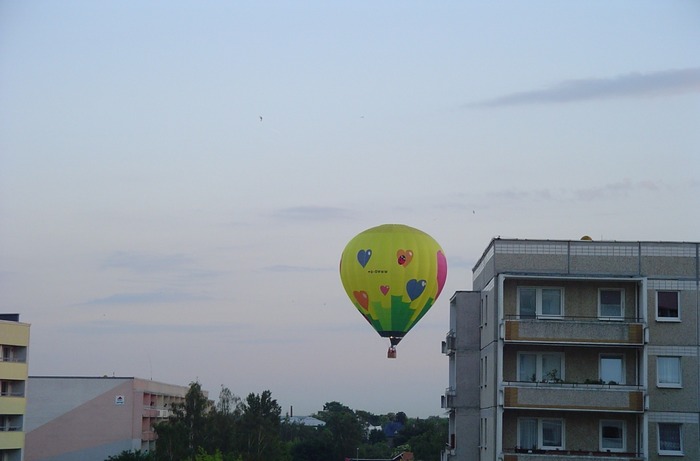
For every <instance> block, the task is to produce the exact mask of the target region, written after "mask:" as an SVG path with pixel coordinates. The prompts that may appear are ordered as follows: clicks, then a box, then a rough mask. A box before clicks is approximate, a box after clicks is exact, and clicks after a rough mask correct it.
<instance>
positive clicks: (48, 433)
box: [0, 376, 189, 461]
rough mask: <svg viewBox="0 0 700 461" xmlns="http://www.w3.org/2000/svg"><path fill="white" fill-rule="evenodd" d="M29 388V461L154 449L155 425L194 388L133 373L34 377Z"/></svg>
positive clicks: (71, 459)
mask: <svg viewBox="0 0 700 461" xmlns="http://www.w3.org/2000/svg"><path fill="white" fill-rule="evenodd" d="M27 387H28V392H27V411H26V424H25V431H26V449H25V461H75V460H83V459H84V460H104V459H107V458H108V457H109V456H112V455H117V454H119V453H121V452H122V451H124V450H142V451H150V450H153V449H154V448H155V443H156V442H155V440H156V434H155V432H154V431H153V426H154V425H155V424H156V423H158V422H160V421H163V420H164V419H165V418H167V417H168V416H169V415H170V409H171V408H172V406H173V404H175V403H183V402H184V400H185V395H186V394H187V391H188V389H189V387H187V386H175V385H171V384H164V383H159V382H155V381H150V380H146V379H139V378H133V377H58V376H30V377H29V380H28V386H27ZM0 461H5V460H3V459H0Z"/></svg>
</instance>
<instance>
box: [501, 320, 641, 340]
mask: <svg viewBox="0 0 700 461" xmlns="http://www.w3.org/2000/svg"><path fill="white" fill-rule="evenodd" d="M644 326H645V324H644V322H643V321H642V320H641V319H639V318H622V317H620V318H614V319H613V318H598V317H576V316H570V317H546V318H521V317H519V316H506V319H505V322H503V323H502V324H501V338H503V339H504V340H505V341H506V342H539V343H543V342H545V343H546V342H555V343H565V344H600V345H627V346H643V345H644V342H645V341H644V339H645V338H644Z"/></svg>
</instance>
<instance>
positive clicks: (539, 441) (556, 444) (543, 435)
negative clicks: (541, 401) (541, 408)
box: [518, 418, 564, 450]
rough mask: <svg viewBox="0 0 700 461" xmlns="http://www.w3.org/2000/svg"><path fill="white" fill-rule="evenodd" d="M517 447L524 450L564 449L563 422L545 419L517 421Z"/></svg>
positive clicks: (522, 419)
mask: <svg viewBox="0 0 700 461" xmlns="http://www.w3.org/2000/svg"><path fill="white" fill-rule="evenodd" d="M518 446H519V447H520V448H524V449H526V450H533V449H542V450H561V449H563V448H564V420H562V419H546V418H520V419H518Z"/></svg>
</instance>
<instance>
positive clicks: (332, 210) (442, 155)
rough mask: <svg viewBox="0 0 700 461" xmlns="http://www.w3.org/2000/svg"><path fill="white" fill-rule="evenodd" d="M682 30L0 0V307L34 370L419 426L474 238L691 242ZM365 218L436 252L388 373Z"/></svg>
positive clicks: (582, 15) (409, 4) (492, 8)
mask: <svg viewBox="0 0 700 461" xmlns="http://www.w3.org/2000/svg"><path fill="white" fill-rule="evenodd" d="M698 24H700V3H698V2H695V1H690V0H687V1H672V0H671V1H663V2H659V1H632V0H629V1H614V2H610V1H586V2H583V1H582V2H553V1H528V2H521V1H500V2H499V1H496V2H467V1H464V2H416V1H401V2H398V1H397V2H374V1H372V2H364V1H355V2H344V3H343V2H320V1H319V2H291V1H290V2H194V1H192V2H180V1H167V2H165V1H162V2H136V1H103V2H93V1H85V2H77V1H63V2H53V1H31V2H19V1H8V0H0V306H2V307H1V308H0V311H3V312H19V313H20V314H21V319H22V320H23V321H26V322H29V323H31V324H32V338H31V351H30V354H31V355H30V360H31V363H30V373H31V374H34V375H47V374H56V375H103V374H108V375H111V374H112V373H115V374H117V375H135V376H140V377H146V378H148V377H151V376H152V377H153V379H155V380H159V381H164V382H169V383H180V384H187V383H189V382H190V381H192V380H194V379H199V380H200V382H201V383H202V384H203V386H204V387H205V389H207V390H209V391H210V392H211V394H212V395H213V396H216V395H218V390H219V386H220V385H221V384H225V385H227V386H228V387H229V388H231V390H232V391H233V392H234V393H235V394H237V395H240V396H245V395H246V394H247V393H249V392H261V391H263V390H265V389H270V390H271V391H272V393H273V397H275V398H276V399H278V401H279V403H280V404H281V405H282V406H283V407H284V409H285V411H287V410H288V408H289V406H290V405H294V408H295V414H305V413H306V414H307V413H312V412H315V411H318V410H320V409H321V408H322V406H323V404H324V403H325V402H327V401H331V400H337V401H340V402H342V403H344V404H346V405H348V406H350V407H352V408H355V409H364V410H367V411H372V412H375V413H385V412H390V411H404V412H406V413H407V414H408V415H409V416H421V417H424V416H429V415H437V414H441V409H440V394H441V393H443V392H444V388H445V387H446V386H447V359H446V358H445V357H444V356H442V355H441V354H440V341H441V340H442V339H443V338H444V336H445V334H446V332H447V330H448V304H449V298H450V296H451V295H452V294H453V293H454V291H456V290H462V289H470V288H471V268H472V266H473V264H474V263H475V261H476V260H477V259H478V258H479V257H480V255H481V253H482V251H483V250H484V248H485V247H486V246H487V245H488V243H489V241H490V239H491V238H492V237H495V236H497V235H501V236H506V237H516V238H546V239H578V238H580V237H581V236H582V235H584V234H588V235H590V236H592V237H593V238H594V239H601V238H602V239H611V240H685V241H687V240H692V241H698V240H700V213H698V209H699V208H700V200H699V199H698V197H699V196H700V129H698V126H700V123H699V122H700V53H698V50H699V49H700V28H699V27H698ZM260 117H262V121H261V120H260ZM383 223H403V224H408V225H410V226H413V227H417V228H420V229H422V230H424V231H426V232H428V233H430V234H431V235H432V236H433V237H434V238H435V239H436V240H437V241H438V242H439V243H440V244H441V245H442V247H443V249H444V250H445V253H446V254H447V258H448V265H449V272H448V279H447V284H446V287H445V289H444V291H443V294H442V296H441V298H440V299H439V300H438V302H437V303H436V304H435V306H434V307H433V308H432V310H431V311H430V312H429V313H428V314H427V315H426V316H425V317H424V319H423V320H422V321H421V322H420V323H419V324H418V326H416V328H414V330H412V331H411V333H410V334H409V335H408V336H407V337H406V338H405V339H404V341H402V343H401V345H400V346H399V354H398V355H399V356H398V359H397V360H391V361H390V360H387V359H386V358H385V354H386V347H387V344H386V341H385V340H383V339H381V338H379V336H378V335H377V334H376V333H375V332H374V331H373V330H372V329H371V328H370V327H369V326H368V325H367V324H366V322H365V321H364V320H363V319H362V317H361V316H360V315H359V314H358V313H357V312H356V311H355V310H354V307H353V306H352V304H351V303H350V301H349V300H348V299H347V298H346V296H345V293H344V291H343V289H342V286H341V284H340V280H339V276H338V260H339V258H340V254H341V252H342V250H343V248H344V246H345V244H346V243H347V241H348V240H350V239H351V238H352V237H353V236H354V235H356V234H357V233H359V232H361V231H363V230H365V229H366V228H369V227H372V226H375V225H379V224H383Z"/></svg>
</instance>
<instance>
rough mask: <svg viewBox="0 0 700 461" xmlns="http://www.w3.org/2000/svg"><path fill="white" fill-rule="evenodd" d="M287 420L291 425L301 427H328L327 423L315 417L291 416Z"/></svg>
mask: <svg viewBox="0 0 700 461" xmlns="http://www.w3.org/2000/svg"><path fill="white" fill-rule="evenodd" d="M285 420H286V421H287V422H289V423H290V424H299V425H300V426H309V427H323V426H325V425H326V423H325V421H321V420H320V419H317V418H314V417H313V416H289V417H287V418H285Z"/></svg>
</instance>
